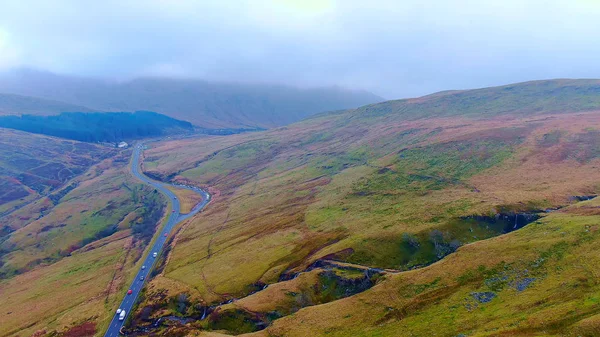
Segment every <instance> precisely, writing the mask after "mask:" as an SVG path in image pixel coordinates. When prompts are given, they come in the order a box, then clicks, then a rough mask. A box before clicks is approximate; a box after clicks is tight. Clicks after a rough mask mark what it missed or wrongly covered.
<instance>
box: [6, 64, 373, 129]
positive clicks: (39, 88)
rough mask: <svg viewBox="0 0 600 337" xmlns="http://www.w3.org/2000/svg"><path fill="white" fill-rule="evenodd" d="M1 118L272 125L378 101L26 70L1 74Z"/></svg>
mask: <svg viewBox="0 0 600 337" xmlns="http://www.w3.org/2000/svg"><path fill="white" fill-rule="evenodd" d="M0 93H3V94H2V95H0V114H41V115H49V114H56V113H60V112H85V111H113V112H114V111H136V110H149V111H156V112H158V113H163V114H166V115H168V116H171V117H173V118H177V119H182V120H186V121H189V122H191V123H193V124H194V125H197V126H202V127H206V128H233V127H238V128H239V127H266V128H269V127H275V126H280V125H285V124H289V123H292V122H295V121H298V120H301V119H303V118H305V117H308V116H310V115H313V114H316V113H319V112H324V111H331V110H339V109H348V108H356V107H359V106H362V105H366V104H371V103H376V102H380V101H383V98H381V97H379V96H377V95H374V94H372V93H369V92H366V91H353V90H346V89H341V88H337V87H329V88H312V89H300V88H295V87H290V86H284V85H268V84H237V83H216V82H208V81H202V80H192V79H166V78H140V79H135V80H131V81H125V82H117V81H109V80H100V79H92V78H81V77H71V76H63V75H57V74H53V73H49V72H41V71H35V70H29V69H20V70H13V71H9V72H5V73H0Z"/></svg>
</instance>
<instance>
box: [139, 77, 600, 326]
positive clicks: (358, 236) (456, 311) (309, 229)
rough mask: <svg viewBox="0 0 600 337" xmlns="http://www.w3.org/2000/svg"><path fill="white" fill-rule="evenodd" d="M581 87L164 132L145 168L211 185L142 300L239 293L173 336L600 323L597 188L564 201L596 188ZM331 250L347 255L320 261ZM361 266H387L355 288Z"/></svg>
mask: <svg viewBox="0 0 600 337" xmlns="http://www.w3.org/2000/svg"><path fill="white" fill-rule="evenodd" d="M577 83H579V84H577ZM577 83H575V82H571V81H558V82H545V83H537V82H536V83H532V84H528V86H529V87H527V85H525V86H526V87H525V88H523V87H522V86H523V85H516V86H512V87H511V86H508V87H502V88H496V89H490V90H481V91H471V92H452V93H442V94H437V95H434V96H430V97H424V98H420V99H415V100H407V101H401V102H388V103H384V104H379V105H373V106H369V107H365V108H361V109H356V110H350V111H347V112H343V113H336V114H324V115H320V116H316V117H315V118H311V119H310V120H306V121H303V122H301V123H297V124H294V125H290V126H288V127H285V128H279V129H274V130H270V131H267V132H261V133H253V134H246V135H236V136H232V137H231V138H230V137H227V138H220V137H204V138H199V139H188V140H183V141H182V140H178V141H174V142H162V143H158V144H153V148H152V149H150V150H148V151H147V152H146V154H145V155H146V158H145V159H146V160H148V161H149V162H150V164H149V165H148V166H147V167H145V169H146V170H149V171H150V172H151V173H152V174H154V175H155V176H158V177H160V178H162V179H170V180H173V181H178V182H187V183H192V184H196V185H200V186H203V187H209V188H211V191H212V192H213V195H214V198H213V202H212V203H211V206H210V207H209V208H207V209H206V210H205V211H204V212H202V214H201V215H198V216H195V217H193V218H191V219H189V220H187V221H186V222H185V223H184V224H182V225H181V227H180V228H178V232H177V234H176V235H175V236H174V238H173V243H172V244H170V253H169V256H168V258H167V259H166V263H165V267H164V270H163V271H162V273H161V274H160V275H159V276H157V277H156V278H154V279H153V280H151V281H150V284H149V286H148V289H147V291H146V293H145V298H144V300H143V303H141V306H140V308H142V307H144V306H152V307H154V308H157V310H156V311H153V312H151V313H150V316H151V317H154V318H156V317H160V316H162V315H170V314H176V315H189V314H194V313H195V312H196V311H195V310H199V309H198V308H202V307H203V306H207V305H216V304H219V303H222V302H225V301H228V300H231V299H236V298H237V299H238V300H236V301H234V302H232V303H231V304H229V305H226V306H221V307H220V310H221V311H220V314H218V313H217V314H215V316H214V317H212V318H211V319H210V320H209V321H203V322H195V323H192V324H190V325H189V326H185V327H182V326H179V327H176V328H173V329H171V328H161V329H162V330H160V331H158V333H159V334H163V335H168V334H173V333H180V334H184V333H185V334H187V333H190V334H193V333H197V332H198V331H197V330H198V329H199V328H211V329H225V330H228V331H229V332H230V333H242V332H247V331H251V330H255V329H256V328H257V326H256V320H259V321H263V320H264V321H267V322H269V323H270V324H271V325H270V326H269V327H267V328H266V330H263V331H259V332H253V333H252V334H251V336H398V335H415V336H429V335H432V334H435V335H439V336H457V335H460V334H464V335H469V336H499V335H514V336H536V335H557V336H558V335H567V336H568V335H569V334H571V335H574V336H575V335H583V336H585V335H590V336H593V335H594V334H595V332H597V329H598V325H597V324H598V322H599V321H598V317H600V316H599V315H600V312H598V311H599V310H600V309H598V306H597V305H596V303H597V302H598V300H597V298H598V295H597V294H598V292H599V291H600V288H599V286H598V282H597V281H596V280H597V278H598V277H597V276H598V275H596V274H597V272H596V269H597V265H599V263H600V261H598V256H597V254H596V253H595V252H597V251H598V248H600V247H598V245H600V240H598V239H599V238H598V221H599V220H600V218H598V217H599V216H600V215H599V214H598V211H597V208H596V207H598V204H597V203H598V201H595V200H592V201H589V202H585V203H582V204H577V205H572V206H568V205H569V204H570V203H571V202H572V201H571V199H570V197H571V196H574V195H590V194H597V193H598V190H599V189H600V181H599V180H598V177H597V175H595V174H593V172H596V171H597V166H598V165H599V164H600V158H598V154H597V152H596V147H597V146H596V145H597V140H598V137H597V133H596V131H595V130H598V129H599V128H600V115H599V114H598V113H597V112H593V111H590V112H588V111H587V110H589V109H592V108H595V107H596V105H595V103H594V102H595V101H594V100H592V101H589V100H587V98H586V97H588V96H589V95H592V94H593V93H594V90H595V89H594V88H596V82H594V81H587V82H585V81H584V82H577ZM581 86H585V87H586V88H587V89H585V90H582V89H581ZM549 91H551V92H555V93H558V94H556V95H549V94H548V92H549ZM519 92H521V93H522V95H521V96H519V94H518V93H519ZM590 92H591V94H590ZM592 96H594V97H595V95H592ZM569 102H571V103H572V107H571V110H565V109H566V107H568V103H569ZM590 102H591V103H590ZM557 109H559V110H560V111H558V110H557ZM574 111H576V112H574ZM582 111H585V112H582ZM424 117H428V118H424ZM564 206H568V207H565V208H561V209H560V210H559V211H555V212H550V213H547V214H546V216H545V217H543V218H542V219H540V220H538V221H536V222H534V223H531V224H529V225H528V226H526V227H524V228H522V229H520V230H518V231H515V232H511V233H508V234H505V235H499V234H501V233H503V232H504V227H505V224H503V223H502V222H499V223H496V224H490V223H488V222H483V223H481V222H479V221H477V219H482V218H477V217H473V218H469V216H473V215H480V216H490V217H494V216H495V215H496V214H499V213H501V212H523V211H532V210H539V209H540V208H542V209H543V208H546V207H552V208H555V207H564ZM469 219H472V220H469ZM501 228H502V230H501ZM320 260H337V261H345V262H347V263H346V264H344V265H343V266H344V267H343V268H342V267H339V268H334V270H333V271H328V272H329V273H325V274H323V273H322V271H321V270H318V269H315V270H313V271H309V270H310V268H309V266H311V265H314V263H315V262H317V261H320ZM349 263H359V264H361V265H364V266H362V267H356V268H357V269H360V270H365V268H367V267H380V268H386V269H388V273H387V274H386V275H385V276H384V277H382V278H380V279H377V280H376V285H375V286H373V287H372V288H370V289H368V290H365V289H362V288H361V289H360V290H365V291H363V292H360V293H357V294H355V292H353V291H350V292H349V293H347V292H346V290H347V289H348V287H349V286H348V287H346V285H349V284H354V283H353V282H356V281H357V280H360V276H359V275H360V273H358V272H352V271H348V270H347V269H345V268H349V267H350V266H351V264H349ZM392 269H393V270H392ZM298 272H303V273H301V274H300V276H298V277H297V278H295V279H293V280H290V281H283V282H280V277H281V276H290V275H295V273H298ZM342 278H343V279H344V280H345V281H340V279H342ZM340 282H341V283H340ZM264 284H269V286H268V287H267V288H266V289H265V290H263V291H259V292H256V293H254V292H255V291H256V290H258V289H261V288H262V286H263V285H264ZM339 284H343V285H344V286H342V287H340V286H339ZM183 294H185V301H183V302H182V301H180V300H179V298H181V296H183ZM346 294H348V295H351V294H354V295H353V296H348V297H345V295H346ZM181 303H183V304H184V305H183V307H182V306H181V305H180V304H181ZM313 304H314V305H313ZM169 329H171V330H169ZM220 332H227V331H220Z"/></svg>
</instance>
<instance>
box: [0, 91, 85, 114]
mask: <svg viewBox="0 0 600 337" xmlns="http://www.w3.org/2000/svg"><path fill="white" fill-rule="evenodd" d="M90 111H93V110H92V109H89V108H86V107H83V106H80V105H75V104H69V103H64V102H59V101H54V100H49V99H43V98H38V97H31V96H22V95H12V94H0V116H1V115H21V114H31V115H56V114H59V113H61V112H90Z"/></svg>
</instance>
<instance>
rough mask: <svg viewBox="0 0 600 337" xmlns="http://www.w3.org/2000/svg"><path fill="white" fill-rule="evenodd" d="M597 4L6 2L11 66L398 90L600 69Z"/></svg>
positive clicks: (5, 54) (5, 60) (581, 0)
mask: <svg viewBox="0 0 600 337" xmlns="http://www.w3.org/2000/svg"><path fill="white" fill-rule="evenodd" d="M599 18H600V1H597V0H565V1H552V0H547V1H542V0H531V1H527V0H498V1H486V0H456V1H426V0H419V1H417V0H415V1H411V0H337V1H336V0H214V1H202V0H195V1H194V0H93V1H87V0H39V1H34V0H0V69H7V68H11V67H22V66H26V67H33V68H38V69H45V70H50V71H53V72H57V73H67V74H75V75H83V76H95V77H111V78H119V79H127V78H132V77H136V76H144V75H159V76H176V77H197V78H203V79H209V80H225V81H247V82H254V81H260V82H275V83H286V84H292V85H299V86H329V85H340V86H344V87H349V88H359V89H366V90H369V91H372V92H374V93H376V94H379V95H382V96H384V97H386V98H401V97H409V96H417V95H421V94H426V93H430V92H434V91H439V90H445V89H461V88H474V87H482V86H490V85H499V84H505V83H511V82H518V81H525V80H531V79H544V78H556V77H571V78H600V43H598V41H599V37H600V19H599Z"/></svg>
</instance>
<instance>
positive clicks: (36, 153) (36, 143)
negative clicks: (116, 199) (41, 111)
mask: <svg viewBox="0 0 600 337" xmlns="http://www.w3.org/2000/svg"><path fill="white" fill-rule="evenodd" d="M15 140H18V141H15ZM116 152H117V151H116V149H114V148H111V147H107V146H101V145H95V144H88V143H81V142H76V141H66V140H61V139H58V138H53V137H45V136H41V135H34V134H29V133H26V132H20V131H15V130H8V129H0V158H2V160H0V187H1V189H0V217H3V216H5V215H7V214H8V213H10V212H12V211H14V210H17V209H19V208H20V207H22V206H24V205H26V204H28V203H30V202H31V201H33V200H35V199H37V198H39V197H40V196H43V195H46V194H48V193H50V192H53V191H56V190H57V189H59V188H61V187H63V186H64V185H65V183H66V182H67V181H69V180H71V179H73V178H74V177H76V176H78V175H80V174H81V173H83V172H84V171H85V170H87V169H88V168H89V167H90V166H92V165H94V164H96V163H98V162H99V161H100V160H102V159H104V158H107V157H109V156H112V155H114V154H116Z"/></svg>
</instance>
